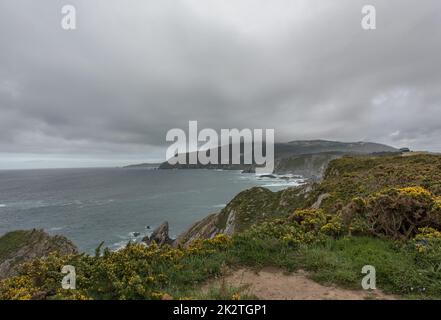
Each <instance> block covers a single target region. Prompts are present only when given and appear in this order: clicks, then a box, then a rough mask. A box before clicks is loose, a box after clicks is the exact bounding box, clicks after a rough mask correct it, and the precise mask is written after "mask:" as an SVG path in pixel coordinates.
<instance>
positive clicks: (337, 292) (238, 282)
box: [216, 268, 395, 300]
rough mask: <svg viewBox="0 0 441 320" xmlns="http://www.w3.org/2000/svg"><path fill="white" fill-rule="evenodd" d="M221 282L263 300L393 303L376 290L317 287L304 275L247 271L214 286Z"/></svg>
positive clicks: (230, 276)
mask: <svg viewBox="0 0 441 320" xmlns="http://www.w3.org/2000/svg"><path fill="white" fill-rule="evenodd" d="M221 281H225V283H226V284H227V285H228V286H232V287H236V288H243V293H247V294H250V295H253V296H256V297H257V298H259V299H265V300H267V299H268V300H364V299H387V300H391V299H395V297H393V296H389V295H385V294H384V293H382V292H381V291H379V290H375V291H373V292H367V291H363V290H346V289H340V288H336V287H327V286H323V285H320V284H318V283H316V282H314V281H312V280H311V279H309V278H308V274H307V273H306V272H304V271H298V272H295V273H291V274H286V273H285V272H284V271H283V270H280V269H275V268H265V269H262V270H261V271H260V272H258V273H256V272H255V271H253V270H249V269H240V270H236V271H232V272H231V273H230V274H228V275H227V276H225V277H224V278H223V280H217V281H216V282H217V285H219V283H220V282H221Z"/></svg>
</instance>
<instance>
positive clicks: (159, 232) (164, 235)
mask: <svg viewBox="0 0 441 320" xmlns="http://www.w3.org/2000/svg"><path fill="white" fill-rule="evenodd" d="M168 232H169V226H168V222H167V221H165V222H164V223H162V224H161V225H160V226H159V227H157V228H156V229H155V230H153V232H152V234H151V236H150V237H144V238H143V239H142V241H143V242H145V243H146V244H147V245H150V244H151V243H152V242H153V241H154V242H156V244H158V245H163V244H170V245H171V244H172V243H173V241H174V240H173V239H170V237H169V236H168Z"/></svg>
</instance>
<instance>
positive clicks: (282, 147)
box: [159, 140, 399, 178]
mask: <svg viewBox="0 0 441 320" xmlns="http://www.w3.org/2000/svg"><path fill="white" fill-rule="evenodd" d="M240 147H241V157H240V164H220V162H221V161H220V160H221V147H218V148H217V149H218V150H217V152H218V159H219V161H218V163H219V164H208V165H204V164H201V163H199V162H198V163H197V164H188V159H189V158H190V153H186V159H187V164H175V165H172V164H170V163H169V162H167V161H166V162H163V163H161V165H160V166H159V169H222V170H244V171H245V172H248V173H253V172H254V169H255V167H256V165H255V163H254V161H253V164H245V163H244V155H245V154H246V151H245V148H244V145H243V144H241V146H240ZM229 148H230V160H231V151H232V149H233V146H232V145H230V146H229ZM263 149H264V150H265V148H263ZM212 150H213V149H211V150H207V151H204V152H207V154H210V152H213V151H212ZM250 150H251V152H252V151H253V150H252V148H249V150H248V152H249V151H250ZM396 152H399V150H398V149H396V148H394V147H391V146H388V145H384V144H380V143H374V142H339V141H327V140H296V141H290V142H285V143H275V145H274V158H275V159H274V160H275V167H274V173H278V174H288V173H290V174H298V175H302V176H304V177H306V178H320V177H321V176H322V174H323V172H324V170H325V168H326V166H327V164H328V163H329V162H330V161H331V160H334V159H337V158H340V157H342V156H344V155H357V154H381V153H396ZM229 162H230V163H232V162H231V161H229Z"/></svg>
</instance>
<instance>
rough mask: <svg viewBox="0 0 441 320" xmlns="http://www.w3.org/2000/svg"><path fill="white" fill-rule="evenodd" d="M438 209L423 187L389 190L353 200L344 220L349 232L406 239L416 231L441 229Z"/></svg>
mask: <svg viewBox="0 0 441 320" xmlns="http://www.w3.org/2000/svg"><path fill="white" fill-rule="evenodd" d="M440 209H441V206H440V201H439V198H438V197H435V196H434V195H433V194H432V193H431V192H430V191H428V190H426V189H424V188H422V187H406V188H389V189H385V190H383V191H381V192H377V193H374V194H372V195H370V196H368V197H366V198H354V199H353V201H352V202H351V203H350V204H349V205H348V206H347V207H346V208H345V210H344V212H343V216H344V218H343V220H344V221H345V222H346V223H347V224H348V225H349V229H350V230H357V231H363V232H366V233H371V234H374V235H386V236H390V237H392V238H395V239H397V238H406V239H408V238H410V237H411V236H413V235H414V234H416V232H417V230H418V228H422V227H433V228H439V227H441V210H440Z"/></svg>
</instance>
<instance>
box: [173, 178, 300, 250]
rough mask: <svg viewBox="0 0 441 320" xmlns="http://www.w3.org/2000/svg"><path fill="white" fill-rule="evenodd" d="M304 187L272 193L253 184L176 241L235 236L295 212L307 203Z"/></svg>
mask: <svg viewBox="0 0 441 320" xmlns="http://www.w3.org/2000/svg"><path fill="white" fill-rule="evenodd" d="M303 189H304V187H303V186H302V187H295V188H287V189H285V190H282V191H279V192H272V191H270V190H268V189H266V188H261V187H254V188H251V189H249V190H245V191H243V192H241V193H239V194H238V195H237V196H236V197H235V198H234V199H233V200H232V201H231V202H230V203H229V204H228V205H227V206H226V207H225V208H224V209H222V210H221V211H220V212H218V213H214V214H211V215H209V216H208V217H206V218H204V219H202V220H201V221H198V222H196V223H195V224H193V225H192V226H191V227H190V228H189V229H188V230H187V231H185V232H184V233H182V234H181V235H180V236H179V237H178V238H177V239H176V241H175V245H181V246H184V247H185V246H188V245H189V244H190V243H191V242H192V241H194V240H196V239H210V238H213V237H214V236H216V235H217V234H221V233H222V234H226V235H229V236H231V235H233V234H235V233H237V232H241V231H244V230H246V229H247V228H249V227H250V226H252V225H253V224H256V223H259V222H263V221H265V220H267V219H270V218H274V217H278V216H284V215H287V214H289V213H292V212H293V211H294V210H295V209H296V208H299V207H301V206H303V205H304V202H305V197H304V190H303Z"/></svg>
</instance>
